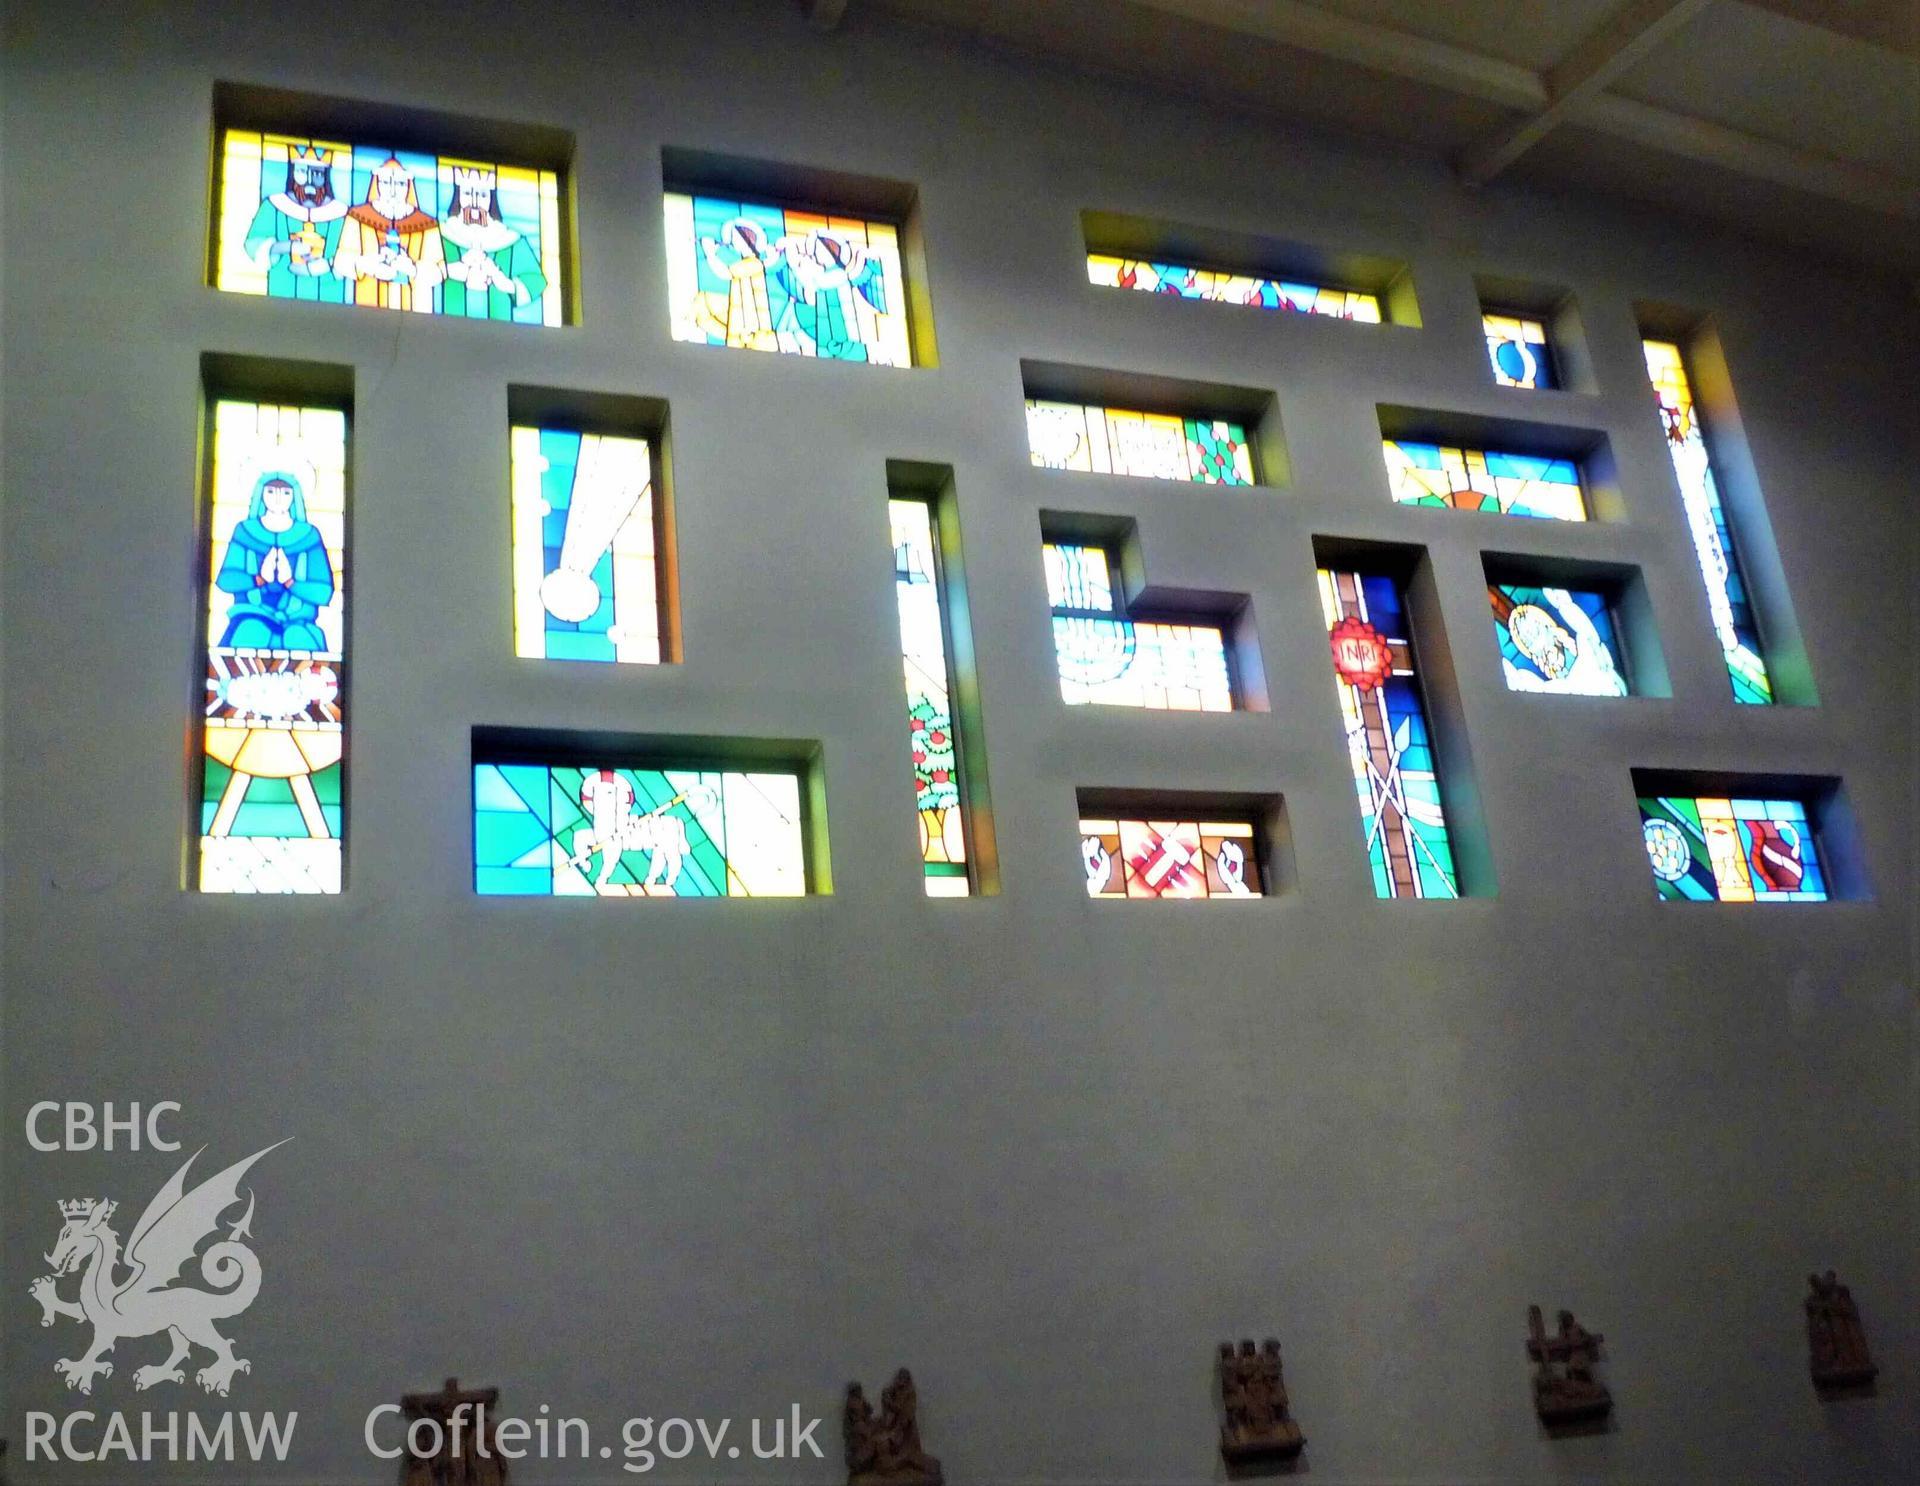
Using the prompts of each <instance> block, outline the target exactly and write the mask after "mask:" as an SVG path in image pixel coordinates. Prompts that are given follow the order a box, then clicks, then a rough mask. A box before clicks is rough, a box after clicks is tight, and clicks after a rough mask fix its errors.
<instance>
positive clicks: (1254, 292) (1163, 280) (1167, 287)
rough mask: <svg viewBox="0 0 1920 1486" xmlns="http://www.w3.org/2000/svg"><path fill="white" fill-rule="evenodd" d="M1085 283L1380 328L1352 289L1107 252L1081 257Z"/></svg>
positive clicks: (1372, 302)
mask: <svg viewBox="0 0 1920 1486" xmlns="http://www.w3.org/2000/svg"><path fill="white" fill-rule="evenodd" d="M1087 282H1088V283H1091V284H1098V285H1100V286H1101V287H1103V288H1107V289H1133V290H1137V291H1138V292H1140V293H1143V294H1170V295H1173V296H1174V297H1176V298H1179V299H1204V300H1208V301H1210V302H1212V303H1214V304H1243V305H1252V306H1253V307H1254V308H1256V309H1263V310H1292V311H1294V312H1295V313H1296V314H1303V315H1328V316H1331V317H1332V318H1334V319H1336V320H1361V321H1365V322H1367V323H1368V324H1373V325H1378V324H1379V323H1380V301H1379V299H1378V298H1377V297H1376V296H1374V295H1372V294H1362V293H1360V292H1359V291H1358V290H1355V289H1335V288H1331V287H1329V286H1327V285H1325V284H1308V283H1302V282H1299V281H1289V280H1285V279H1268V278H1261V277H1259V276H1257V275H1254V274H1240V273H1221V272H1216V271H1215V270H1213V269H1207V268H1192V267H1189V266H1188V265H1186V264H1181V263H1155V262H1152V261H1151V260H1149V259H1145V258H1120V257H1116V256H1114V255H1113V254H1111V253H1089V254H1087Z"/></svg>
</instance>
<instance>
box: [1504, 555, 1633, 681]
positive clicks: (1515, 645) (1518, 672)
mask: <svg viewBox="0 0 1920 1486" xmlns="http://www.w3.org/2000/svg"><path fill="white" fill-rule="evenodd" d="M1487 598H1488V600H1489V601H1490V602H1491V603H1492V605H1493V632H1494V635H1495V637H1496V638H1497V639H1498V640H1499V642H1500V667H1501V670H1502V671H1504V672H1505V673H1506V678H1507V689H1508V690H1509V691H1551V692H1559V693H1561V694H1563V695H1571V696H1587V697H1624V696H1626V695H1627V693H1628V690H1629V688H1628V686H1627V666H1626V659H1625V656H1624V655H1623V653H1622V651H1621V648H1620V636H1619V631H1618V629H1617V627H1616V626H1615V624H1614V620H1613V606H1612V605H1611V604H1610V603H1608V602H1607V596H1606V595H1605V594H1603V593H1594V592H1592V591H1590V590H1584V589H1575V588H1548V587H1536V586H1534V585H1531V584H1524V583H1489V584H1488V585H1487Z"/></svg>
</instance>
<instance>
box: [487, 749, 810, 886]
mask: <svg viewBox="0 0 1920 1486" xmlns="http://www.w3.org/2000/svg"><path fill="white" fill-rule="evenodd" d="M800 799H801V790H800V778H799V776H798V775H797V774H793V773H790V772H789V773H752V774H749V773H735V772H732V771H726V772H722V771H719V770H713V769H671V768H668V769H642V768H612V767H609V768H594V767H591V766H588V767H581V766H578V765H573V764H543V763H476V764H475V765H474V766H473V889H474V891H475V892H476V893H480V894H482V895H483V896H490V895H495V894H522V895H524V894H531V895H535V896H542V897H561V898H594V897H598V898H767V897H798V896H800V895H801V894H804V893H805V892H806V891H807V864H806V846H805V837H804V834H803V827H802V819H801V803H800Z"/></svg>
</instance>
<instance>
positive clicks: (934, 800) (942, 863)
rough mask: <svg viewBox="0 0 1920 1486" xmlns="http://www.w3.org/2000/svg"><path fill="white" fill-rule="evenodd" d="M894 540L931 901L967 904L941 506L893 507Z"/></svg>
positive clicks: (906, 503)
mask: <svg viewBox="0 0 1920 1486" xmlns="http://www.w3.org/2000/svg"><path fill="white" fill-rule="evenodd" d="M887 517H888V524H889V526H890V528H891V534H892V538H893V585H894V596H895V598H896V599H897V600H898V603H899V609H900V657H901V663H902V667H903V670H904V672H905V676H906V689H907V737H908V740H909V744H910V746H911V748H912V751H913V783H914V803H915V806H916V808H917V810H918V812H919V817H920V859H921V861H922V863H923V864H924V872H925V878H926V888H927V896H928V897H934V898H964V897H966V896H967V895H968V893H969V892H970V891H971V884H970V883H969V881H968V871H967V826H966V817H965V814H964V807H963V802H962V800H961V798H960V737H959V731H958V727H957V724H956V722H955V720H954V715H953V686H952V678H951V672H950V667H949V664H948V660H947V630H948V618H947V603H946V590H945V576H944V574H943V573H942V571H941V565H940V546H939V539H938V536H937V534H936V531H935V528H934V521H933V506H932V505H931V503H930V502H928V501H925V500H912V499H907V500H901V499H897V498H896V499H893V500H889V501H888V502H887Z"/></svg>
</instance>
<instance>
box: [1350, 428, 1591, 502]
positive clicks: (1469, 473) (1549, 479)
mask: <svg viewBox="0 0 1920 1486" xmlns="http://www.w3.org/2000/svg"><path fill="white" fill-rule="evenodd" d="M1382 448H1383V449H1384V451H1385V453H1386V459H1387V479H1388V482H1389V483H1390V484H1391V486H1392V488H1393V498H1394V499H1395V500H1396V501H1398V502H1399V503H1400V504H1401V505H1403V506H1444V507H1446V508H1448V509H1449V510H1454V511H1491V512H1494V513H1496V514H1499V515H1503V516H1539V517H1545V518H1547V519H1548V520H1552V521H1585V520H1586V519H1587V502H1586V496H1585V494H1584V493H1583V491H1582V489H1581V484H1580V466H1579V465H1578V464H1576V463H1575V462H1574V461H1573V460H1571V459H1555V458H1552V457H1550V456H1545V455H1538V454H1514V453H1508V452H1505V451H1502V450H1499V449H1465V448H1455V447H1449V446H1448V445H1445V444H1426V443H1419V442H1415V441H1413V440H1408V439H1385V440H1383V441H1382Z"/></svg>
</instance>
